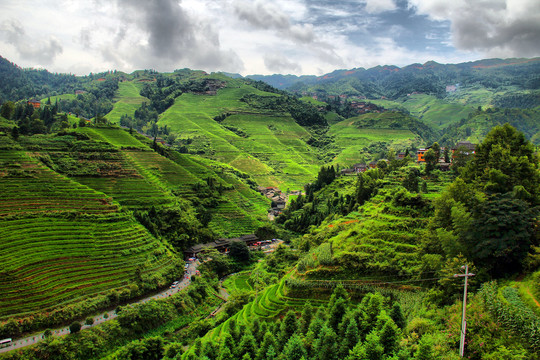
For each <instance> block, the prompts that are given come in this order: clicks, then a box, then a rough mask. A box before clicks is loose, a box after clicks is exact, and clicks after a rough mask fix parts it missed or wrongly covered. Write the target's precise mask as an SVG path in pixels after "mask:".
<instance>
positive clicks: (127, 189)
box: [77, 128, 269, 237]
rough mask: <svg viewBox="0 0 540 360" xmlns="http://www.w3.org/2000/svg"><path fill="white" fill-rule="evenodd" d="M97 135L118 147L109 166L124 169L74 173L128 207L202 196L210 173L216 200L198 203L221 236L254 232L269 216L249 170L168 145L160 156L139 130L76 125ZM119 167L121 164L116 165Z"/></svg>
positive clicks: (196, 202) (192, 199) (168, 203)
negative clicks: (113, 174) (99, 173)
mask: <svg viewBox="0 0 540 360" xmlns="http://www.w3.org/2000/svg"><path fill="white" fill-rule="evenodd" d="M78 131H79V132H83V133H86V134H88V135H89V136H91V137H92V138H94V139H97V140H106V141H107V142H109V143H110V144H113V145H115V146H116V147H117V148H119V151H118V156H119V157H118V159H110V153H109V154H103V156H107V157H109V159H107V163H108V166H109V167H110V168H116V169H117V171H122V172H123V173H124V174H125V175H123V176H119V177H113V178H111V177H110V176H109V175H108V174H104V175H102V176H95V175H92V176H83V177H77V180H78V181H80V182H81V183H84V184H87V185H88V186H91V187H93V188H95V189H98V190H100V191H103V192H104V193H106V194H108V195H110V196H112V197H113V198H114V199H115V200H117V201H119V202H120V204H121V205H123V206H126V207H128V208H132V209H148V208H150V207H151V206H158V205H172V204H174V203H176V202H177V201H186V200H187V201H189V202H191V203H192V204H193V205H194V206H198V204H200V202H201V199H200V197H201V193H200V192H201V190H202V189H207V188H208V181H209V180H208V179H213V181H215V183H216V185H215V186H217V187H219V188H220V190H219V191H220V193H219V194H218V193H214V194H213V195H212V197H215V203H214V204H213V205H212V206H211V207H206V208H204V210H203V209H200V210H199V211H204V212H206V213H208V215H209V216H210V217H211V220H210V223H209V227H210V228H211V229H212V230H214V231H215V233H217V234H219V235H221V236H231V237H232V236H240V235H245V234H247V233H252V232H254V231H255V230H256V229H257V228H258V227H259V226H261V225H262V224H263V222H264V221H265V220H266V218H267V209H268V206H269V202H268V200H267V199H266V198H264V197H263V196H262V195H260V194H259V193H257V192H255V191H254V189H253V188H255V184H251V186H250V184H248V182H249V176H248V175H246V174H243V173H241V172H239V171H237V170H235V169H233V168H231V167H229V166H227V165H225V164H222V163H219V162H215V161H212V160H208V159H203V158H200V157H198V156H196V155H187V154H179V153H177V152H173V151H170V150H167V156H168V157H165V156H162V155H160V154H158V153H157V152H155V151H152V149H151V148H150V147H149V145H150V141H149V140H148V139H146V138H144V137H142V136H138V138H136V137H134V136H131V135H130V134H129V132H127V131H125V130H123V129H118V128H82V129H79V130H78ZM120 169H122V170H120Z"/></svg>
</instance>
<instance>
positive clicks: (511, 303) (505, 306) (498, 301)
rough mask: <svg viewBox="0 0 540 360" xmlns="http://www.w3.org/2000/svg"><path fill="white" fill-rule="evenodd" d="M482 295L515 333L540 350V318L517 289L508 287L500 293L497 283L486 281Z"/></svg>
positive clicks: (487, 305) (497, 316) (491, 308)
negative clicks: (523, 299) (522, 298)
mask: <svg viewBox="0 0 540 360" xmlns="http://www.w3.org/2000/svg"><path fill="white" fill-rule="evenodd" d="M480 295H481V296H482V298H483V299H484V304H485V306H486V307H487V308H488V310H489V311H490V312H491V313H492V314H493V315H494V316H495V317H496V318H497V319H498V320H499V321H500V322H501V323H502V324H503V325H504V326H506V327H508V328H510V329H511V330H512V331H513V332H514V333H515V334H517V335H519V336H521V337H522V338H523V339H525V340H527V341H528V342H529V344H530V346H531V348H532V349H534V350H535V351H540V331H538V329H540V318H539V317H538V316H537V315H536V314H535V313H534V312H532V311H531V309H529V308H528V307H527V305H525V304H524V303H523V301H522V300H521V298H520V297H519V294H518V292H517V290H516V289H514V288H510V287H506V288H504V289H503V290H502V296H500V295H499V291H498V287H497V283H496V282H494V281H492V282H489V283H484V284H483V285H482V288H481V289H480Z"/></svg>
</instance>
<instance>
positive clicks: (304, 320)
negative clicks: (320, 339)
mask: <svg viewBox="0 0 540 360" xmlns="http://www.w3.org/2000/svg"><path fill="white" fill-rule="evenodd" d="M312 319H313V306H312V305H311V302H310V301H309V300H308V301H307V302H306V304H305V305H304V307H303V308H302V314H301V315H300V320H299V325H298V331H300V333H301V334H302V335H305V334H306V333H307V331H308V329H309V325H310V324H311V320H312Z"/></svg>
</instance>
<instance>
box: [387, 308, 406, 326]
mask: <svg viewBox="0 0 540 360" xmlns="http://www.w3.org/2000/svg"><path fill="white" fill-rule="evenodd" d="M390 318H391V319H392V320H394V323H395V324H396V325H397V327H398V328H400V329H404V328H405V325H406V324H405V316H404V315H403V311H402V310H401V305H399V302H397V301H394V304H392V310H390Z"/></svg>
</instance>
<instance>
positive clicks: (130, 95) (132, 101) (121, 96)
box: [105, 81, 150, 124]
mask: <svg viewBox="0 0 540 360" xmlns="http://www.w3.org/2000/svg"><path fill="white" fill-rule="evenodd" d="M142 87H143V84H142V83H141V82H135V81H123V82H120V83H119V84H118V91H117V93H116V96H115V98H114V101H115V103H114V106H113V109H112V110H111V111H110V112H109V113H108V114H107V115H105V118H106V119H107V120H109V121H110V122H112V123H115V124H116V123H119V122H120V117H121V116H122V115H124V114H126V115H128V116H131V117H133V114H134V113H135V110H137V109H138V108H139V107H140V106H141V104H142V103H143V102H145V101H146V102H147V103H150V100H148V99H147V98H145V97H144V96H141V95H140V94H139V92H140V91H141V89H142Z"/></svg>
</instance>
